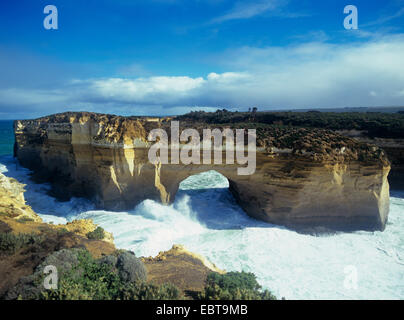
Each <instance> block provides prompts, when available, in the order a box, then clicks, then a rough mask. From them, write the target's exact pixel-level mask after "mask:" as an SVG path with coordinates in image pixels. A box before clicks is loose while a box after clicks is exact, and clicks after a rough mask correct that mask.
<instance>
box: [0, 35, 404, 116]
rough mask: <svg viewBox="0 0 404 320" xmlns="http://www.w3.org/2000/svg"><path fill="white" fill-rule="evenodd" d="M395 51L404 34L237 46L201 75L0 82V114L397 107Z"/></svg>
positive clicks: (403, 62) (399, 85)
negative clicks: (48, 84)
mask: <svg viewBox="0 0 404 320" xmlns="http://www.w3.org/2000/svg"><path fill="white" fill-rule="evenodd" d="M403 52H404V35H396V36H388V37H387V36H386V37H383V38H377V39H371V40H369V41H367V42H357V43H354V44H338V45H337V44H329V43H326V42H309V43H303V44H295V45H291V46H287V47H266V48H253V47H243V48H238V49H235V50H231V51H228V52H225V53H223V54H221V55H220V56H215V57H212V59H214V60H215V61H216V62H217V63H218V64H219V65H221V66H222V68H223V67H224V68H226V69H227V70H233V71H231V72H224V73H217V72H211V73H209V74H207V75H206V76H205V77H194V78H193V77H189V76H186V75H185V76H176V77H167V76H159V77H141V78H134V79H128V78H102V79H78V80H74V81H70V82H69V83H67V84H65V85H64V86H60V87H58V88H57V90H56V89H52V90H46V89H43V88H42V89H40V90H39V89H32V88H31V89H29V90H28V89H27V90H25V89H22V88H18V89H17V88H3V89H1V90H0V112H4V110H5V109H7V108H9V107H10V106H18V105H20V106H22V107H23V106H25V108H26V109H28V108H30V109H35V108H38V110H39V109H40V110H44V109H46V110H47V113H54V112H60V111H66V110H79V109H81V110H83V109H87V110H89V111H98V112H109V113H122V114H143V115H145V114H175V113H184V112H187V111H188V110H191V109H193V110H195V109H198V108H205V109H206V110H214V109H215V108H220V107H225V108H231V107H234V108H247V107H249V106H259V107H260V109H263V108H271V107H275V108H282V107H284V108H303V107H310V108H314V107H360V106H382V105H390V106H391V105H404V94H403V92H404V87H403V84H404V59H403V58H402V53H403ZM49 106H52V108H49ZM199 106H201V107H199ZM22 107H21V108H22ZM3 109H4V110H3ZM10 112H13V110H11V111H10ZM41 112H42V111H41Z"/></svg>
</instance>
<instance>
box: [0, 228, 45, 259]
mask: <svg viewBox="0 0 404 320" xmlns="http://www.w3.org/2000/svg"><path fill="white" fill-rule="evenodd" d="M42 241H43V237H41V236H40V235H37V234H25V233H20V234H13V233H0V253H3V254H8V255H9V254H14V253H15V252H17V251H18V250H19V249H22V248H24V247H27V246H29V245H32V244H35V243H41V242H42Z"/></svg>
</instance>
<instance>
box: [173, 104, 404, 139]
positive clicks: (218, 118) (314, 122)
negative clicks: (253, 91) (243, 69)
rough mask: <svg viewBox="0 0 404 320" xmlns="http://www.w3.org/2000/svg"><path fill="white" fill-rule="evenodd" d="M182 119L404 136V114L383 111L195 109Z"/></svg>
mask: <svg viewBox="0 0 404 320" xmlns="http://www.w3.org/2000/svg"><path fill="white" fill-rule="evenodd" d="M177 119H178V120H180V121H181V120H184V121H197V122H205V123H209V124H235V123H239V124H241V123H243V124H245V125H247V126H249V127H251V125H252V124H253V125H254V126H260V125H262V124H266V125H272V126H278V127H285V126H286V127H291V126H293V127H304V128H322V129H329V130H353V129H354V130H358V131H366V135H367V136H369V137H379V138H404V113H403V112H397V113H382V112H319V111H307V112H292V111H285V112H231V111H227V110H226V109H223V110H217V111H216V112H205V111H193V112H190V113H187V114H185V115H182V116H178V117H177Z"/></svg>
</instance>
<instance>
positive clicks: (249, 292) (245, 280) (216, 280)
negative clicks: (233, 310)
mask: <svg viewBox="0 0 404 320" xmlns="http://www.w3.org/2000/svg"><path fill="white" fill-rule="evenodd" d="M200 298H201V299H203V300H276V297H275V296H274V295H273V294H271V292H270V291H268V290H264V291H262V290H261V286H260V285H259V284H258V282H257V280H256V277H255V275H254V274H253V273H247V272H244V271H243V272H228V273H226V274H219V273H215V272H212V273H210V274H209V275H208V277H207V280H206V285H205V290H204V292H203V293H202V294H201V295H200Z"/></svg>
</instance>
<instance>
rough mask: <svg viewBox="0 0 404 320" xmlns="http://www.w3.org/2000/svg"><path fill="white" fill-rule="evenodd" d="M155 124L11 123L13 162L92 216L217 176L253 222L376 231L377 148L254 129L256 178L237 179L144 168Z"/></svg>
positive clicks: (320, 134)
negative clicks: (81, 199)
mask: <svg viewBox="0 0 404 320" xmlns="http://www.w3.org/2000/svg"><path fill="white" fill-rule="evenodd" d="M155 120H156V119H153V121H150V120H149V119H147V118H141V117H119V116H113V115H104V114H95V113H87V112H79V113H63V114H57V115H52V116H48V117H44V118H40V119H36V120H23V121H16V122H15V125H14V126H15V137H16V144H15V156H16V157H17V158H18V159H19V161H20V162H21V164H22V165H24V166H26V167H28V168H30V169H32V170H34V172H35V176H36V177H37V178H41V179H43V180H46V181H51V182H52V183H53V186H54V192H55V194H56V195H59V196H65V197H70V196H72V195H76V196H86V197H89V198H92V199H93V200H94V201H95V203H96V204H97V205H98V206H99V207H100V208H107V209H113V210H120V209H127V208H133V207H134V206H135V205H136V204H138V203H140V202H141V201H143V200H145V199H154V200H159V201H162V202H163V203H170V202H172V201H173V200H174V198H175V194H176V192H177V190H178V187H179V184H180V182H181V181H182V180H184V179H185V178H187V177H188V176H190V175H193V174H196V173H200V172H204V171H208V170H216V171H218V172H220V173H221V174H223V175H224V176H226V177H227V178H228V179H229V183H230V190H231V192H232V193H233V195H234V196H235V198H236V200H237V201H238V202H239V204H240V205H241V207H242V208H243V209H244V210H245V211H246V213H247V214H249V215H250V216H252V217H255V218H257V219H261V220H264V221H267V222H271V223H276V224H282V225H287V226H291V227H304V228H311V227H317V226H323V227H330V228H334V229H343V230H347V229H348V230H354V229H368V230H383V229H384V226H385V223H386V221H387V216H388V211H389V185H388V182H387V175H388V173H389V170H390V164H389V162H388V160H387V158H386V156H385V154H384V152H383V151H382V150H381V149H379V148H378V147H376V146H373V145H369V144H366V143H360V142H358V141H355V140H353V139H350V138H348V137H343V136H341V135H338V134H337V133H333V132H330V131H326V130H320V129H310V130H309V129H302V128H300V129H294V128H283V129H281V128H277V127H274V126H267V127H262V126H261V127H258V128H257V147H258V149H257V156H256V158H257V162H256V164H257V167H256V171H255V173H254V174H253V175H250V176H240V175H238V174H237V167H239V165H238V164H234V165H226V164H223V165H213V164H210V165H205V164H198V165H196V164H191V165H184V164H163V165H153V164H152V163H150V162H149V160H148V150H149V148H150V145H151V143H150V142H148V140H147V137H148V133H149V132H150V130H151V129H154V128H158V127H161V128H163V129H167V130H166V131H167V132H168V133H169V132H170V130H169V127H170V121H169V120H171V119H160V120H158V121H155ZM180 125H181V130H182V129H184V128H187V127H192V128H196V129H198V130H201V128H205V127H207V125H206V124H204V123H189V122H183V123H181V124H180ZM247 125H248V124H247ZM250 125H251V126H253V124H250ZM222 127H223V126H222ZM219 128H220V127H219ZM223 158H224V157H223ZM218 214H220V213H219V212H218Z"/></svg>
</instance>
